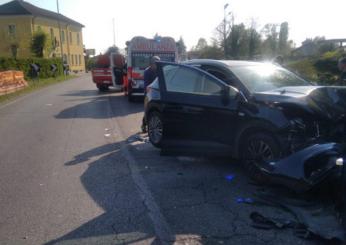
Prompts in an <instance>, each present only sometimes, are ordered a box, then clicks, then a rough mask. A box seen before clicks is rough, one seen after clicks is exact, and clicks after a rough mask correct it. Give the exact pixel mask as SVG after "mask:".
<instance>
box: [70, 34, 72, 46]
mask: <svg viewBox="0 0 346 245" xmlns="http://www.w3.org/2000/svg"><path fill="white" fill-rule="evenodd" d="M70 44H72V32H70Z"/></svg>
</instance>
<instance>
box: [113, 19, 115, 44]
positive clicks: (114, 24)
mask: <svg viewBox="0 0 346 245" xmlns="http://www.w3.org/2000/svg"><path fill="white" fill-rule="evenodd" d="M113 46H114V47H115V23H114V18H113Z"/></svg>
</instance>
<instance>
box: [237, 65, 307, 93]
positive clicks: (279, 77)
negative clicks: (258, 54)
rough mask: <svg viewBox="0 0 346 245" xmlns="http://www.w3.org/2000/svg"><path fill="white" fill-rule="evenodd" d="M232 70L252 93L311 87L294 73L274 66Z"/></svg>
mask: <svg viewBox="0 0 346 245" xmlns="http://www.w3.org/2000/svg"><path fill="white" fill-rule="evenodd" d="M231 70H232V72H233V73H234V74H235V75H236V76H237V77H238V78H239V80H240V81H241V82H242V83H243V84H244V86H245V87H246V88H247V89H248V90H249V91H250V92H251V93H255V92H263V91H268V90H273V89H278V88H281V87H288V86H309V85H311V84H310V83H309V82H307V81H305V80H304V79H302V78H300V77H298V76H297V75H295V74H294V73H292V72H290V71H288V70H286V69H283V68H281V67H278V66H275V65H272V64H261V65H249V66H237V67H231Z"/></svg>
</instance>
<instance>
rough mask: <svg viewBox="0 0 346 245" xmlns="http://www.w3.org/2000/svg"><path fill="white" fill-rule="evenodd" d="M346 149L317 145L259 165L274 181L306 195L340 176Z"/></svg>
mask: <svg viewBox="0 0 346 245" xmlns="http://www.w3.org/2000/svg"><path fill="white" fill-rule="evenodd" d="M345 156H346V152H345V146H344V145H341V144H336V143H325V144H315V145H312V146H309V147H307V148H304V149H302V150H300V151H297V152H295V153H293V154H291V155H289V156H287V157H285V158H283V159H281V160H278V161H275V162H271V163H268V164H267V165H263V164H259V166H262V167H261V170H262V172H263V173H264V174H266V175H268V176H269V177H270V181H271V182H272V183H274V184H279V185H283V186H286V187H288V188H290V189H292V190H293V191H295V192H306V191H308V190H310V189H312V188H314V187H315V186H317V185H318V184H320V183H321V182H322V181H324V180H325V179H327V178H334V177H337V176H339V175H340V172H341V171H342V168H343V161H344V160H343V159H344V157H345Z"/></svg>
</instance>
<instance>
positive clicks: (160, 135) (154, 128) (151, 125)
mask: <svg viewBox="0 0 346 245" xmlns="http://www.w3.org/2000/svg"><path fill="white" fill-rule="evenodd" d="M147 124H148V126H147V130H148V136H149V141H150V143H151V144H152V145H153V146H155V147H157V148H161V147H162V142H163V140H164V125H163V121H162V117H161V114H160V113H159V112H157V111H153V112H151V113H149V115H148V117H147Z"/></svg>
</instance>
